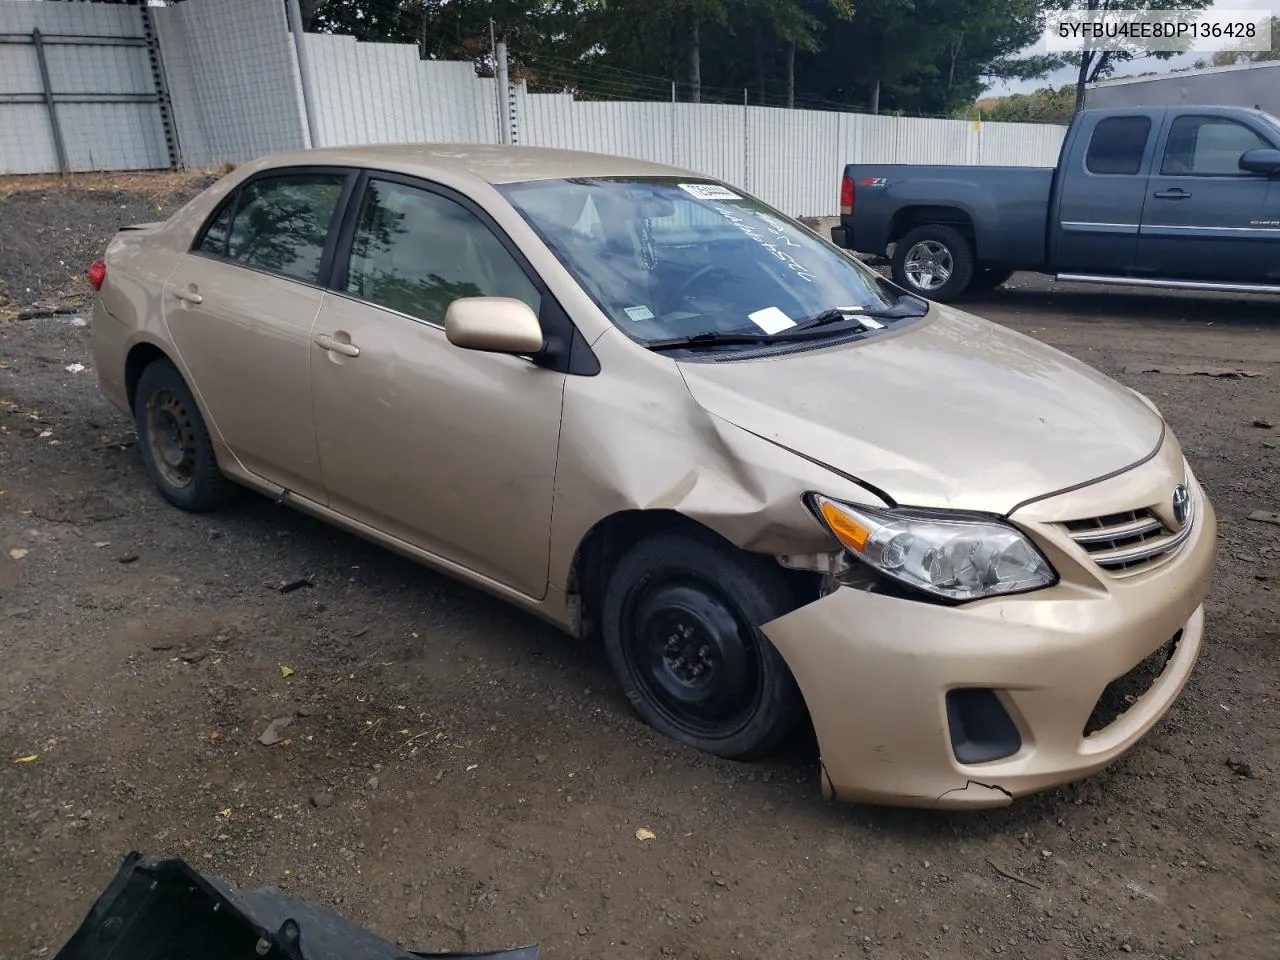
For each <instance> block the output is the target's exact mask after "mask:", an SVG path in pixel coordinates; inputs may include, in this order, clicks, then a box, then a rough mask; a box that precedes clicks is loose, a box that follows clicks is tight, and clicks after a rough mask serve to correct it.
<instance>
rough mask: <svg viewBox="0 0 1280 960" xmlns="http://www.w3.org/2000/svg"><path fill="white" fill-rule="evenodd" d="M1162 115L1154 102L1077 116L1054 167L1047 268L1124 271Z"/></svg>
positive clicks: (1134, 240) (1130, 258) (1134, 245)
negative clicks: (1055, 176) (1055, 202)
mask: <svg viewBox="0 0 1280 960" xmlns="http://www.w3.org/2000/svg"><path fill="white" fill-rule="evenodd" d="M1164 114H1165V110H1164V108H1163V107H1161V108H1156V109H1143V108H1135V109H1134V110H1126V111H1124V112H1123V113H1109V114H1106V115H1102V116H1098V115H1093V114H1089V113H1085V114H1082V115H1081V119H1080V121H1079V124H1080V125H1079V128H1078V129H1077V130H1076V131H1075V133H1074V136H1073V138H1072V142H1071V144H1070V146H1069V147H1068V149H1067V150H1065V151H1063V157H1062V160H1061V162H1060V164H1059V167H1058V218H1057V222H1056V226H1055V229H1054V233H1053V243H1052V244H1051V246H1050V254H1049V263H1050V265H1051V268H1052V269H1053V270H1054V271H1055V272H1059V273H1106V274H1116V273H1128V272H1130V270H1131V267H1132V265H1133V263H1134V259H1135V257H1136V255H1137V246H1138V227H1139V225H1140V224H1141V222H1142V206H1143V201H1144V200H1145V199H1146V194H1147V176H1148V174H1149V173H1150V171H1151V163H1152V158H1153V156H1154V155H1155V143H1156V140H1157V137H1158V134H1159V133H1160V126H1161V122H1162V121H1163V120H1164Z"/></svg>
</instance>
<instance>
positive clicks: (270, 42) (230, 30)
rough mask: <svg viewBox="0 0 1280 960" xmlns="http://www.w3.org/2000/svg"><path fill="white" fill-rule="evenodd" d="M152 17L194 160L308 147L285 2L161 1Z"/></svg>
mask: <svg viewBox="0 0 1280 960" xmlns="http://www.w3.org/2000/svg"><path fill="white" fill-rule="evenodd" d="M152 16H153V17H154V18H155V22H156V32H157V33H158V34H159V36H160V47H161V51H162V53H163V57H164V67H165V73H166V76H167V77H168V85H169V96H170V99H171V101H172V103H173V119H174V126H175V127H176V128H177V135H178V144H179V147H180V148H181V150H182V156H183V160H184V162H185V163H186V164H187V166H194V167H204V166H209V167H211V166H217V165H218V164H221V163H226V162H227V161H233V162H236V163H243V162H245V161H248V160H253V159H256V158H257V157H259V156H262V155H263V154H267V153H277V152H280V151H284V150H297V149H301V148H304V147H306V146H307V135H306V121H305V118H304V114H303V109H302V100H301V97H300V95H299V91H300V89H301V88H300V84H299V82H298V69H297V61H296V55H295V53H294V50H293V43H292V39H291V38H290V36H289V32H288V30H287V29H286V27H285V13H284V4H282V3H269V2H263V0H193V2H189V3H179V4H175V5H174V6H171V7H155V8H153V12H152Z"/></svg>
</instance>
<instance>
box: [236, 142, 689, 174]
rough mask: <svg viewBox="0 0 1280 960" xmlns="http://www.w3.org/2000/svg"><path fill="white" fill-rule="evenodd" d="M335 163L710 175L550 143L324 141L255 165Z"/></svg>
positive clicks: (415, 169)
mask: <svg viewBox="0 0 1280 960" xmlns="http://www.w3.org/2000/svg"><path fill="white" fill-rule="evenodd" d="M300 164H307V165H317V164H319V165H324V164H333V165H335V166H355V167H373V168H376V169H380V170H390V171H394V172H398V173H405V174H409V175H415V176H425V177H431V176H433V175H436V176H438V175H440V174H453V175H455V176H459V175H461V176H471V177H475V178H476V179H479V180H482V181H485V182H487V183H491V184H498V183H516V182H519V181H522V180H563V179H567V178H570V177H626V176H633V177H636V176H640V177H673V176H681V177H692V178H696V179H700V180H706V179H710V178H708V177H706V176H705V175H704V174H697V173H692V172H690V171H688V170H681V169H680V168H678V167H670V166H667V165H666V164H662V163H651V162H650V161H648V160H636V159H633V158H631V157H615V156H608V155H606V154H602V153H585V152H582V151H578V150H553V149H550V148H547V147H522V146H499V145H495V144H476V143H394V144H373V145H369V146H349V147H322V148H319V149H314V150H304V151H294V152H291V153H281V154H276V155H274V156H271V157H266V158H264V159H263V160H261V161H259V163H258V164H255V165H254V166H256V167H258V169H270V168H272V167H282V166H297V165H300Z"/></svg>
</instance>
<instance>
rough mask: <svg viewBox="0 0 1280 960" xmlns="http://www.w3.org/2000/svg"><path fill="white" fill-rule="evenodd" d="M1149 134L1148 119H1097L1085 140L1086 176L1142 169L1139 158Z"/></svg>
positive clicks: (1131, 171) (1130, 172) (1128, 173)
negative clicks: (1087, 144) (1087, 139)
mask: <svg viewBox="0 0 1280 960" xmlns="http://www.w3.org/2000/svg"><path fill="white" fill-rule="evenodd" d="M1150 135H1151V120H1150V118H1148V117H1107V118H1106V119H1105V120H1099V121H1098V125H1097V126H1096V127H1094V128H1093V136H1092V137H1091V138H1090V139H1089V150H1088V152H1087V153H1086V154H1085V158H1084V166H1085V169H1086V170H1088V171H1089V172H1090V173H1101V174H1112V175H1114V174H1122V175H1124V174H1127V175H1129V176H1132V175H1134V174H1136V173H1137V172H1138V171H1139V170H1141V169H1142V155H1143V153H1144V152H1145V151H1146V149H1147V138H1148V137H1149V136H1150Z"/></svg>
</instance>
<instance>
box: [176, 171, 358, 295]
mask: <svg viewBox="0 0 1280 960" xmlns="http://www.w3.org/2000/svg"><path fill="white" fill-rule="evenodd" d="M345 182H346V178H345V177H344V176H343V175H342V174H336V173H334V174H310V173H307V174H289V175H286V176H279V177H264V178H262V179H260V180H254V181H252V182H251V183H250V184H249V185H248V186H246V187H244V189H242V190H241V191H240V194H239V197H238V199H237V200H236V201H235V213H234V215H233V216H232V217H231V222H230V227H229V229H226V228H223V227H222V216H223V215H222V214H221V213H219V215H218V216H217V217H215V218H214V221H213V223H212V224H210V227H209V229H208V231H207V232H206V234H205V237H204V240H203V241H202V243H201V247H200V249H202V250H206V252H211V253H217V254H220V255H223V256H227V257H229V258H231V259H232V260H235V261H237V262H239V263H242V264H244V265H245V266H247V267H255V268H257V269H259V270H268V271H270V272H272V273H279V274H283V275H284V276H286V277H292V278H294V279H295V280H303V281H306V282H307V283H316V282H317V281H318V280H319V277H320V258H321V256H322V254H323V253H324V245H325V240H326V239H327V237H328V234H329V227H330V225H331V224H332V223H333V216H334V212H335V210H336V209H337V206H338V200H339V199H340V198H341V197H342V188H343V185H344V183H345ZM224 229H225V232H226V248H225V252H223V251H219V250H213V249H208V245H209V244H210V243H213V244H217V243H219V242H221V235H222V231H223V230H224Z"/></svg>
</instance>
